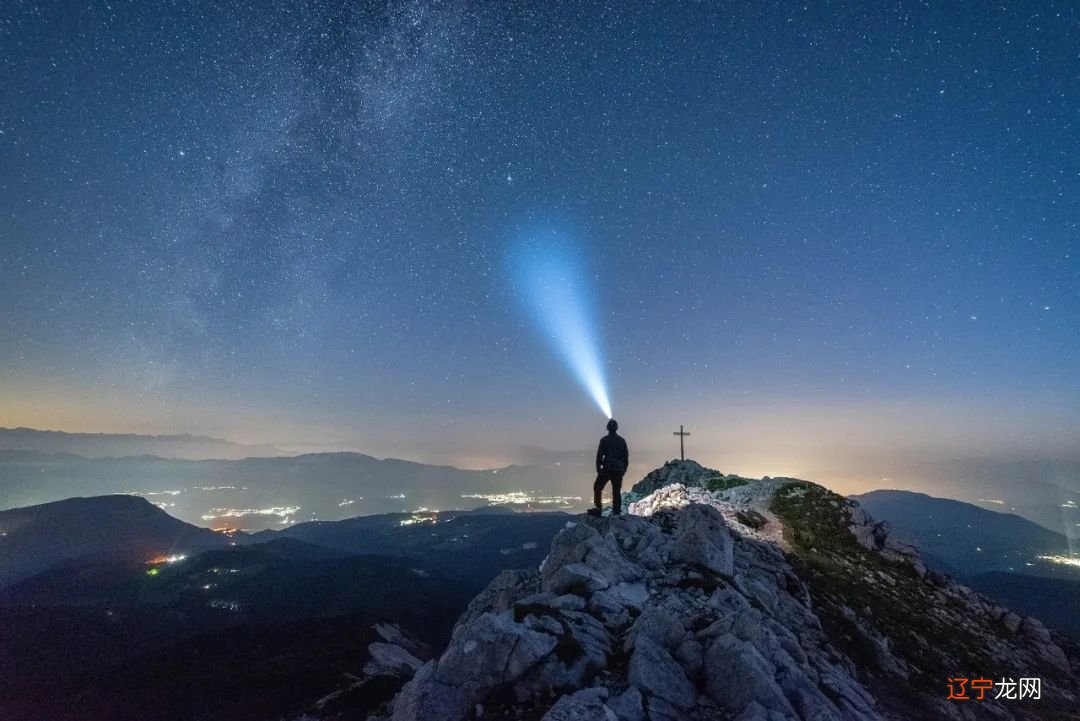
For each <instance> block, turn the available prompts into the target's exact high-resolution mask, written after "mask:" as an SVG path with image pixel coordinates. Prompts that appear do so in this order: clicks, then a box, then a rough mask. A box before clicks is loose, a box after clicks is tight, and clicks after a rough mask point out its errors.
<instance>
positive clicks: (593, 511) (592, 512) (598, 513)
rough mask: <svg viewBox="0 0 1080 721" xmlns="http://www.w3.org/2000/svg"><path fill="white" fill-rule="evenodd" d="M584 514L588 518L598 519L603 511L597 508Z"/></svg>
mask: <svg viewBox="0 0 1080 721" xmlns="http://www.w3.org/2000/svg"><path fill="white" fill-rule="evenodd" d="M585 512H586V513H588V514H589V515H590V516H596V517H597V518H599V517H600V516H601V515H602V514H603V511H601V510H600V509H599V508H590V509H589V510H587V511H585Z"/></svg>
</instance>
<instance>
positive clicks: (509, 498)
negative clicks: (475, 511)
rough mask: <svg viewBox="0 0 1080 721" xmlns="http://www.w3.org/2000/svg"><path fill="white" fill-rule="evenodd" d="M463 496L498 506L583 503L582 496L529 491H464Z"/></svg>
mask: <svg viewBox="0 0 1080 721" xmlns="http://www.w3.org/2000/svg"><path fill="white" fill-rule="evenodd" d="M461 497H462V498H468V499H474V500H482V501H487V502H488V503H490V504H493V505H496V506H506V505H521V504H536V505H540V506H555V505H559V506H569V505H572V504H574V503H581V500H582V499H581V496H540V495H534V494H532V493H530V492H529V491H508V492H505V493H463V494H461Z"/></svg>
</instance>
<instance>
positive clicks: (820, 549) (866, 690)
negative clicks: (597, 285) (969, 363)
mask: <svg viewBox="0 0 1080 721" xmlns="http://www.w3.org/2000/svg"><path fill="white" fill-rule="evenodd" d="M672 478H674V479H677V480H678V481H680V482H679V483H665V482H664V481H665V480H668V479H672ZM645 480H646V481H648V483H647V484H646V483H645V482H644V481H643V484H645V485H644V486H643V484H638V486H635V488H634V492H635V493H637V494H638V495H637V499H636V500H633V502H632V503H631V504H630V505H629V506H628V511H629V515H625V516H623V517H618V518H589V517H581V518H580V519H576V520H574V521H571V522H569V523H568V524H567V527H566V528H565V529H564V530H563V531H561V532H560V533H559V534H558V535H556V537H555V538H554V540H553V541H552V544H551V550H550V553H549V555H548V556H547V558H546V559H545V561H544V563H543V564H542V566H541V567H540V568H539V569H537V570H535V571H508V572H504V573H502V574H501V575H500V576H498V577H497V578H496V579H495V580H494V581H492V583H491V584H490V585H489V586H488V587H487V588H486V589H485V590H484V591H483V592H482V593H481V594H480V595H478V596H477V597H476V598H475V599H474V600H473V602H472V603H471V604H470V606H469V608H468V609H467V611H466V612H465V613H464V614H463V615H462V617H461V619H460V620H459V622H458V624H457V626H456V628H455V631H454V634H453V637H452V639H451V641H450V643H449V645H448V647H447V649H446V650H445V652H444V653H443V654H442V655H441V657H439V658H437V659H433V660H431V661H428V662H427V663H425V664H423V665H422V666H420V667H419V670H418V671H417V672H416V675H415V676H414V677H413V678H412V680H411V681H410V682H409V683H407V684H406V685H405V686H404V688H403V689H402V690H401V692H400V693H399V694H398V696H397V697H396V699H395V700H394V702H393V704H392V706H391V707H389V708H388V709H387V710H386V713H385V716H384V717H383V718H384V719H387V720H390V719H392V721H414V720H419V719H445V720H446V721H451V720H453V721H456V720H459V719H460V720H463V719H480V718H484V719H489V718H490V719H511V718H513V719H537V720H540V719H542V720H543V721H569V720H570V719H574V720H578V721H585V720H593V719H596V720H601V719H602V720H603V721H646V720H649V721H698V720H705V719H734V720H736V721H781V720H789V719H790V720H796V719H797V720H799V721H811V720H813V721H825V720H826V719H842V720H850V721H869V720H871V719H908V718H912V719H922V718H927V719H931V718H951V719H982V718H986V719H991V718H994V719H999V718H1001V719H1004V718H1015V719H1021V718H1023V719H1028V718H1045V719H1064V718H1080V715H1078V714H1077V712H1076V710H1075V707H1076V700H1077V697H1078V695H1080V693H1078V683H1077V676H1076V673H1075V671H1074V668H1075V666H1074V665H1073V664H1074V663H1076V660H1075V659H1071V658H1070V657H1069V655H1068V654H1067V653H1066V651H1065V650H1064V649H1063V648H1062V646H1061V645H1059V643H1058V639H1056V638H1054V637H1053V636H1052V635H1051V634H1050V633H1049V632H1048V631H1047V630H1046V629H1045V628H1044V627H1043V626H1042V624H1041V623H1039V622H1038V621H1037V620H1035V619H1021V618H1019V617H1018V616H1016V615H1015V614H1011V613H1009V612H1008V611H1007V610H1006V609H1004V608H1002V607H1000V606H999V605H997V604H994V603H993V602H991V601H989V600H988V599H985V598H982V597H980V596H978V594H975V593H974V592H972V591H971V590H970V589H967V588H965V587H963V586H961V585H959V584H956V583H955V582H953V581H952V580H951V579H948V578H946V577H941V576H940V574H934V573H931V572H927V571H926V568H925V566H924V565H923V564H922V562H921V560H920V558H919V555H918V550H917V549H916V548H915V547H914V546H912V545H910V544H907V543H904V542H903V541H902V540H900V539H896V538H893V537H892V535H891V534H890V532H889V529H888V527H887V526H886V525H883V524H879V523H875V522H874V521H873V519H871V518H869V517H868V516H867V515H866V514H865V513H864V512H862V511H861V509H859V508H858V506H857V505H856V504H854V503H853V502H851V501H848V500H847V499H843V498H841V497H840V496H836V495H835V494H832V493H830V492H828V491H827V490H825V489H824V488H822V487H820V486H817V485H815V484H811V483H807V482H804V481H796V480H794V479H762V480H757V481H755V480H750V479H743V478H741V477H737V476H725V475H724V474H720V473H718V472H716V471H712V470H710V469H706V468H703V467H702V466H700V465H698V464H696V463H693V462H689V461H688V462H678V461H676V462H672V463H669V464H666V465H665V466H664V468H662V469H658V471H654V472H653V474H650V475H649V476H647V477H646V479H645ZM646 490H647V491H648V493H647V494H644V493H643V492H644V491H646ZM1009 675H1013V676H1028V677H1030V676H1040V677H1041V678H1042V684H1043V685H1042V695H1043V700H1042V701H1040V702H1020V703H1017V702H1008V701H995V700H992V699H990V700H986V701H979V702H974V701H972V702H968V703H966V704H965V703H964V702H955V701H954V702H949V701H947V700H946V691H947V680H948V678H950V677H953V676H966V677H976V676H987V677H995V678H996V677H998V676H1009Z"/></svg>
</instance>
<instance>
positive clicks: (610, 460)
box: [589, 418, 630, 516]
mask: <svg viewBox="0 0 1080 721" xmlns="http://www.w3.org/2000/svg"><path fill="white" fill-rule="evenodd" d="M607 429H608V434H607V435H606V436H604V437H603V438H601V439H600V446H599V447H598V448H597V449H596V483H594V484H593V506H594V508H590V509H589V513H590V514H592V515H594V516H599V515H600V513H601V510H602V509H603V504H602V503H601V496H602V495H603V493H604V486H605V485H606V484H607V483H608V482H610V483H611V515H613V516H618V515H619V514H620V513H622V479H623V475H625V474H626V469H627V468H629V467H630V449H629V448H627V446H626V439H624V438H623V437H622V436H620V435H619V434H618V433H616V432H615V431H617V430H619V424H618V422H616V420H615V419H614V418H612V419H611V420H610V421H608V422H607Z"/></svg>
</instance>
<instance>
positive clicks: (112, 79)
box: [0, 0, 1080, 486]
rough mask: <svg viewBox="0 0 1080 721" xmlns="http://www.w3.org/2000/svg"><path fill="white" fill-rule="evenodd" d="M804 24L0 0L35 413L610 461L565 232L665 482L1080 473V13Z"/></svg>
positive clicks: (5, 412) (381, 450) (954, 6)
mask: <svg viewBox="0 0 1080 721" xmlns="http://www.w3.org/2000/svg"><path fill="white" fill-rule="evenodd" d="M807 5H808V6H807V7H803V6H802V5H801V4H794V3H698V2H652V3H645V2H640V3H639V2H629V3H624V2H608V3H594V2H575V3H495V2H430V3H419V2H405V3H399V2H390V3H385V2H383V3H363V2H356V3H347V2H342V1H340V0H339V1H337V2H324V1H317V0H316V1H314V2H265V3H264V2H254V3H245V2H227V3H225V2H221V3H211V2H162V1H156V2H122V1H115V2H111V3H107V2H98V1H91V2H86V3H79V4H75V3H36V2H6V3H4V4H3V7H2V9H0V48H3V52H2V53H0V98H2V101H0V425H8V426H12V425H29V426H35V427H42V428H58V429H65V430H94V431H129V432H195V433H207V434H212V435H221V436H227V437H229V438H233V439H235V440H241V441H249V442H271V443H278V444H282V445H284V446H289V447H295V448H297V449H307V450H311V449H328V448H354V449H357V450H363V451H367V452H372V453H375V454H377V455H397V456H402V457H407V458H415V459H421V460H428V461H445V462H453V463H459V464H466V465H474V466H475V465H480V466H483V465H496V464H502V463H508V462H513V461H519V462H524V461H535V460H537V459H543V458H544V457H545V454H548V452H552V453H551V455H552V457H555V455H557V454H555V453H554V452H557V451H568V450H575V449H578V448H585V449H586V450H591V449H592V448H593V447H594V445H595V440H596V437H598V436H599V435H600V434H601V433H602V431H603V423H604V421H605V419H604V418H603V417H602V415H601V414H600V413H599V412H598V411H597V410H596V409H595V406H594V405H593V404H592V401H591V400H589V399H588V397H587V396H586V395H585V394H584V393H582V392H581V390H580V389H579V388H578V386H577V385H576V384H575V383H574V381H573V380H572V379H571V377H570V375H569V373H568V371H567V369H566V368H565V367H564V366H563V365H562V364H561V363H560V361H559V360H558V358H557V357H556V356H555V355H554V354H553V353H552V352H551V349H550V347H549V345H548V344H547V343H546V342H545V339H544V338H542V337H541V336H540V334H539V333H538V332H537V330H536V328H535V326H534V325H533V324H532V323H531V322H530V319H529V318H528V317H527V315H526V314H523V313H522V312H521V308H520V304H519V303H517V302H516V287H515V286H516V279H515V274H514V272H513V270H512V266H513V262H514V258H513V256H512V255H511V250H510V249H511V248H512V247H513V244H514V243H515V242H518V241H519V240H520V239H521V237H522V235H523V234H528V233H531V232H535V231H536V229H552V230H556V231H557V232H559V233H561V234H563V235H564V236H565V237H568V238H571V239H572V240H573V242H574V243H575V244H576V246H577V248H578V251H579V253H580V256H581V258H582V259H583V263H584V264H585V265H586V275H587V277H588V278H589V279H590V281H591V282H592V288H591V289H590V292H591V293H592V294H594V296H595V297H596V301H597V302H596V306H597V315H598V318H597V324H598V327H599V332H600V339H601V340H600V348H601V353H602V356H603V361H604V363H605V369H606V373H607V377H608V379H609V382H610V387H611V395H612V401H613V404H614V412H615V416H616V417H617V418H618V419H619V420H620V421H621V422H622V424H623V428H624V430H625V432H626V435H627V436H628V438H629V439H630V441H631V448H632V449H634V450H635V451H636V452H637V456H636V459H637V460H638V461H640V462H641V463H645V462H646V461H648V462H649V463H650V464H652V465H655V463H656V462H659V461H661V460H663V459H664V458H668V457H671V455H672V453H674V452H676V450H677V442H676V440H675V439H673V438H672V437H671V435H670V432H671V431H672V430H674V427H677V426H678V424H679V423H685V424H687V425H688V426H689V428H690V430H691V431H692V432H693V434H694V435H693V436H691V438H690V439H688V443H689V446H688V451H689V452H690V453H691V454H692V455H694V456H695V457H697V458H699V459H700V460H702V461H705V462H709V463H710V464H712V465H715V466H717V467H721V468H723V469H724V470H726V471H729V472H743V473H746V474H755V475H758V474H762V473H769V474H772V475H778V474H784V473H789V474H797V475H803V476H806V477H815V476H814V475H813V474H830V475H829V476H828V477H821V476H820V475H819V476H818V477H817V480H822V481H829V480H830V478H831V479H832V480H834V481H838V482H841V481H842V482H850V483H852V484H855V485H859V484H862V485H864V486H865V485H874V484H875V483H877V484H884V485H901V483H900V481H901V480H902V481H904V484H906V485H915V484H917V483H918V482H926V481H928V479H930V478H931V477H934V473H932V472H925V473H923V474H922V475H919V473H920V472H918V471H912V470H909V471H907V475H906V476H904V477H903V478H902V479H896V480H895V481H892V482H890V480H889V479H887V478H886V479H885V480H882V479H883V478H885V477H886V476H887V475H888V474H889V473H892V472H893V471H894V470H895V469H897V468H899V466H897V463H898V461H897V460H896V459H900V458H910V457H913V456H917V457H918V458H919V459H920V460H921V461H926V462H931V461H933V460H934V459H938V460H941V461H942V463H944V462H945V461H950V462H951V461H952V460H955V459H957V458H975V457H978V458H985V457H987V456H995V454H997V455H998V456H1000V457H1001V458H1002V459H1003V462H1004V461H1005V460H1008V461H1013V460H1017V459H1041V460H1046V461H1051V462H1058V461H1068V460H1070V459H1073V460H1075V459H1076V456H1077V453H1078V452H1077V450H1076V439H1077V438H1080V333H1078V332H1077V331H1078V328H1080V323H1078V320H1077V319H1078V318H1080V52H1078V49H1077V48H1078V47H1080V46H1078V40H1077V39H1078V38H1080V8H1078V7H1077V5H1076V4H1075V3H1071V2H1058V3H1023V2H1020V3H1010V4H1009V7H1000V6H990V5H986V4H983V5H977V6H976V5H963V4H961V3H933V4H923V3H914V2H913V3H902V4H901V3H896V4H895V5H893V6H892V7H890V8H884V7H870V5H875V6H877V5H880V6H885V5H890V4H889V3H880V4H871V3H862V2H850V3H809V4H807ZM995 457H997V456H995ZM890 464H891V465H890ZM646 469H647V468H646V467H644V466H642V467H641V470H643V471H644V470H646ZM939 475H940V474H939ZM1078 482H1080V481H1078Z"/></svg>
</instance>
